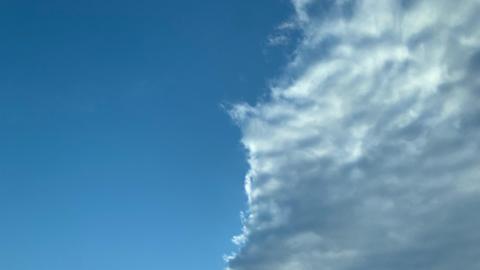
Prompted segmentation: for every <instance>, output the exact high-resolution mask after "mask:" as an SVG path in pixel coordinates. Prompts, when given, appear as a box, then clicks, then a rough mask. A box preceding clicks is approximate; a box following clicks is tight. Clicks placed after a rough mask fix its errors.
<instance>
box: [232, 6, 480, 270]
mask: <svg viewBox="0 0 480 270" xmlns="http://www.w3.org/2000/svg"><path fill="white" fill-rule="evenodd" d="M292 3H293V5H294V7H295V10H296V15H295V18H294V19H293V20H292V22H289V24H295V25H296V27H299V28H300V29H301V31H302V32H303V36H304V38H303V40H302V41H301V44H299V46H298V48H297V49H296V51H295V57H294V59H293V61H292V62H291V63H289V66H288V68H287V71H286V72H285V74H284V75H283V76H282V77H281V78H279V80H278V83H277V84H276V85H275V86H273V87H272V89H271V95H270V98H269V99H268V100H266V101H262V102H259V103H258V104H256V105H253V106H251V105H247V104H239V105H237V106H235V107H234V108H233V110H232V111H231V114H232V116H233V117H234V119H235V120H236V121H237V123H238V124H239V126H240V127H241V130H242V133H243V138H242V142H243V144H244V145H245V147H246V149H247V150H248V153H249V156H248V161H249V164H250V170H249V172H248V174H247V176H246V184H245V187H246V192H247V195H248V209H247V211H246V213H245V215H244V220H243V223H244V224H243V231H242V234H241V235H239V236H236V237H235V238H234V240H235V242H236V243H237V244H239V250H238V252H237V253H235V254H233V255H232V256H230V257H228V267H229V269H231V270H318V269H324V270H375V269H379V270H383V269H389V270H395V269H399V270H405V269H409V270H451V269H465V270H476V269H480V230H479V228H480V215H479V212H478V211H479V209H480V154H479V153H480V27H479V26H480V16H479V14H480V1H477V0H459V1H451V0H419V1H411V0H410V1H408V0H402V1H394V0H382V1H379V0H358V1H351V0H350V1H349V0H336V1H314V0H292Z"/></svg>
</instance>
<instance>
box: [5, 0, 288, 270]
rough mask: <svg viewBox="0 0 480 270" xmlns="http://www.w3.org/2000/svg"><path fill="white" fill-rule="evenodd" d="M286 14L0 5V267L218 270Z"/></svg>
mask: <svg viewBox="0 0 480 270" xmlns="http://www.w3.org/2000/svg"><path fill="white" fill-rule="evenodd" d="M290 13H291V7H290V5H289V3H288V2H287V1H274V0H268V1H255V5H254V6H253V5H251V2H250V1H224V0H211V1H187V2H185V1H173V0H169V1H153V0H152V1H124V0H122V1H92V0H90V1H52V0H46V1H13V0H12V1H10V0H6V1H1V2H0V36H1V40H2V41H1V42H0V59H1V61H0V72H1V75H0V151H1V154H0V269H8V270H64V269H69V270H80V269H89V270H91V269H102V270H109V269H112V270H113V269H115V270H122V269H142V270H150V269H152V270H153V269H182V270H186V269H221V268H222V266H223V261H222V258H221V256H222V255H223V254H224V253H225V252H228V251H229V250H232V246H231V243H230V237H231V236H232V235H234V234H236V233H238V231H239V217H238V212H239V211H240V210H241V209H243V208H244V201H245V198H244V194H243V183H242V179H243V175H244V173H245V171H246V169H247V165H246V164H245V161H244V153H243V150H242V147H241V146H240V144H239V143H238V141H239V136H240V135H239V131H238V130H237V129H236V128H235V126H234V125H233V124H232V123H231V122H230V120H229V119H228V116H227V115H226V113H225V112H223V111H222V109H221V108H220V104H221V103H222V102H237V101H250V102H251V101H253V100H255V98H256V97H258V96H259V95H260V93H262V92H264V90H265V85H266V82H265V78H269V77H272V74H275V73H276V72H277V68H278V67H279V66H280V65H279V63H281V62H282V61H283V56H282V55H283V52H282V51H281V49H274V48H269V49H266V40H267V37H268V35H269V34H270V33H271V31H272V29H273V28H274V27H275V26H276V25H278V24H279V23H280V22H281V21H283V20H285V18H286V17H287V16H288V15H289V14H290Z"/></svg>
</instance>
